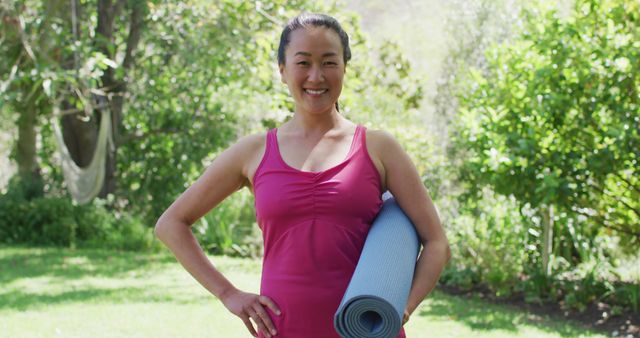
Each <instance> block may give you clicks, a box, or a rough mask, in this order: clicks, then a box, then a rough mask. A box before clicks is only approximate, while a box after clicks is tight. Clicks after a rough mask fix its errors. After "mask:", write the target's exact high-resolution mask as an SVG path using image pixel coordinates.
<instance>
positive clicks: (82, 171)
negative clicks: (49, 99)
mask: <svg viewBox="0 0 640 338" xmlns="http://www.w3.org/2000/svg"><path fill="white" fill-rule="evenodd" d="M100 112H101V118H100V130H99V132H98V140H97V142H96V149H95V151H94V153H93V157H92V158H91V162H90V163H89V165H88V166H86V167H79V166H78V165H77V164H76V162H75V161H74V160H73V158H72V157H71V154H70V153H69V149H68V148H67V145H66V144H65V143H64V138H63V136H62V129H61V128H60V122H59V118H58V117H54V118H53V122H52V124H53V133H54V135H55V138H56V143H57V144H58V152H59V153H60V158H61V162H62V173H63V176H64V181H65V183H66V184H67V189H68V190H69V193H70V194H71V197H73V199H74V200H75V201H76V202H78V203H79V204H85V203H87V202H89V201H91V200H92V199H93V198H94V197H96V196H97V195H98V194H99V193H100V190H101V189H102V185H103V183H104V176H105V170H106V167H105V166H106V160H107V147H108V145H109V143H111V144H113V143H112V142H113V141H111V114H110V113H109V109H108V108H105V109H100Z"/></svg>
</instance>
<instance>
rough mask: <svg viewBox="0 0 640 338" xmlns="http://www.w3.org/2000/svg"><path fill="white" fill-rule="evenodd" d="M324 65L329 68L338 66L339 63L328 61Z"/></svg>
mask: <svg viewBox="0 0 640 338" xmlns="http://www.w3.org/2000/svg"><path fill="white" fill-rule="evenodd" d="M324 64H325V65H327V66H337V65H338V63H337V62H334V61H327V62H325V63H324Z"/></svg>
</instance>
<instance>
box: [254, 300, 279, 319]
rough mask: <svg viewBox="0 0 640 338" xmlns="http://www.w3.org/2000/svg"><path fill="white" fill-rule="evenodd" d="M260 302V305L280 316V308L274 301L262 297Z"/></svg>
mask: <svg viewBox="0 0 640 338" xmlns="http://www.w3.org/2000/svg"><path fill="white" fill-rule="evenodd" d="M258 300H259V301H260V303H262V304H264V305H266V306H268V307H269V308H270V309H271V311H272V312H273V313H275V314H277V315H278V316H279V315H280V309H279V308H278V306H277V305H276V303H275V302H274V301H273V300H271V298H269V297H266V296H260V297H259V298H258Z"/></svg>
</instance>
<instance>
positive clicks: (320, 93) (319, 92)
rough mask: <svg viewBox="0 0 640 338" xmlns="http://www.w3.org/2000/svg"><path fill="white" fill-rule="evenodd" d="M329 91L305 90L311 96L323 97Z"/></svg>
mask: <svg viewBox="0 0 640 338" xmlns="http://www.w3.org/2000/svg"><path fill="white" fill-rule="evenodd" d="M327 91H328V89H309V88H305V89H304V92H305V93H307V94H309V95H315V96H317V95H322V94H324V93H326V92H327Z"/></svg>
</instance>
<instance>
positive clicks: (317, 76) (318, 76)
mask: <svg viewBox="0 0 640 338" xmlns="http://www.w3.org/2000/svg"><path fill="white" fill-rule="evenodd" d="M322 80H324V75H323V74H322V68H321V67H311V69H309V81H312V82H320V81H322Z"/></svg>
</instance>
